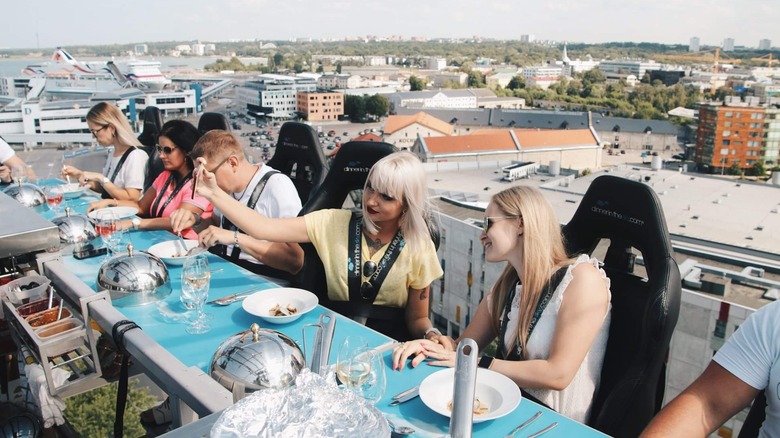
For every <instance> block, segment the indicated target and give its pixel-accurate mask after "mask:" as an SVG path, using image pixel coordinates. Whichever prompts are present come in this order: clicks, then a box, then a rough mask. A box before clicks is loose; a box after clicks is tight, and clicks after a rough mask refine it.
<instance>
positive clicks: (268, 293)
mask: <svg viewBox="0 0 780 438" xmlns="http://www.w3.org/2000/svg"><path fill="white" fill-rule="evenodd" d="M317 303H319V300H318V299H317V296H316V295H314V294H313V293H311V292H309V291H307V290H303V289H296V288H294V287H280V288H276V289H267V290H264V291H261V292H256V293H253V294H252V295H250V296H248V297H246V299H245V300H244V303H243V307H244V310H246V311H247V312H248V313H251V314H252V315H255V316H259V317H260V318H262V319H263V321H267V322H270V323H272V324H286V323H288V322H293V321H295V320H296V319H298V318H300V317H301V316H303V314H304V313H306V312H308V311H310V310H311V309H313V308H315V307H317ZM277 304H278V305H280V306H286V305H288V304H290V305H292V306H293V307H295V308H296V309H298V311H297V312H295V313H294V314H292V315H289V316H270V315H269V314H268V312H269V310H271V308H272V307H274V306H276V305H277Z"/></svg>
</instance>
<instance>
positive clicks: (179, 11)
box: [0, 0, 780, 49]
mask: <svg viewBox="0 0 780 438" xmlns="http://www.w3.org/2000/svg"><path fill="white" fill-rule="evenodd" d="M5 1H7V2H14V5H13V7H12V8H8V7H6V8H3V9H4V11H5V12H6V13H7V15H6V16H5V18H6V19H5V20H3V26H0V48H11V49H21V48H31V49H35V48H37V47H40V48H49V47H55V46H63V47H68V46H70V45H96V44H115V43H118V44H125V43H140V42H154V41H172V40H176V41H194V40H200V41H201V42H219V41H228V40H232V39H249V40H261V41H268V40H287V39H290V38H298V37H302V38H335V39H343V38H344V37H356V36H365V35H376V36H380V37H388V36H392V35H401V36H404V37H405V38H407V39H408V38H409V37H412V36H425V37H430V38H435V37H461V38H469V37H473V36H479V37H483V38H495V39H518V40H519V39H520V36H521V35H524V34H532V35H534V36H535V37H536V39H537V40H556V41H570V42H584V43H601V42H609V41H632V42H657V43H666V44H686V45H687V44H688V42H689V41H690V38H691V37H694V36H698V37H699V38H700V40H701V44H703V45H713V46H714V45H720V44H721V43H722V41H723V39H724V38H734V40H735V44H736V45H737V46H747V47H757V46H758V42H759V40H761V39H770V40H772V45H773V46H774V47H780V3H776V2H775V1H767V0H740V1H739V2H737V1H734V0H653V1H649V0H543V1H523V0H484V1H475V0H392V1H376V0H361V1H358V0H328V1H312V0H275V1H269V0H208V1H206V0H133V1H129V2H118V1H115V0H101V1H97V0H78V1H75V2H74V1H70V2H68V1H62V0H56V1H55V0H32V1H21V0H5Z"/></svg>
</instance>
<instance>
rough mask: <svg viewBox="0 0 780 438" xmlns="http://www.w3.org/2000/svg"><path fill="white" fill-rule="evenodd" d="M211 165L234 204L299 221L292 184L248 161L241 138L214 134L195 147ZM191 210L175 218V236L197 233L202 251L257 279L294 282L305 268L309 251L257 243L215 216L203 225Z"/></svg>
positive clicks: (219, 215) (194, 153)
mask: <svg viewBox="0 0 780 438" xmlns="http://www.w3.org/2000/svg"><path fill="white" fill-rule="evenodd" d="M199 157H203V158H205V159H206V162H207V163H210V164H209V168H208V169H207V170H208V171H209V172H211V173H214V174H215V175H216V180H217V184H218V185H219V187H220V188H221V189H222V190H224V191H225V192H226V193H229V194H230V195H231V196H232V197H233V199H235V200H237V201H238V202H240V203H241V204H243V205H246V206H247V207H250V208H251V209H253V210H255V211H257V212H259V213H261V214H263V215H266V216H269V217H275V218H285V217H295V216H297V215H298V212H300V210H301V200H300V198H299V197H298V192H297V191H296V190H295V186H294V185H293V183H292V181H291V180H290V178H288V177H287V175H284V174H282V173H280V172H278V171H276V170H274V169H272V168H271V167H269V166H267V165H265V164H263V163H259V164H252V163H250V162H249V161H247V159H246V156H245V154H244V150H243V148H242V147H241V144H240V143H239V141H238V139H237V138H236V136H235V135H233V134H231V133H229V132H227V131H221V130H213V131H209V132H207V133H206V134H204V135H203V137H202V138H201V139H200V140H199V141H198V143H197V144H196V145H195V148H194V149H193V151H192V158H193V160H197V159H198V158H199ZM198 219H199V218H198V217H196V215H193V214H192V213H191V212H189V211H187V210H183V209H181V210H178V211H176V212H174V213H173V214H172V215H171V225H172V227H173V230H174V232H175V231H176V230H180V229H186V228H188V227H190V226H192V227H194V228H195V229H196V230H197V231H198V232H199V233H198V235H199V237H198V240H199V241H200V243H201V245H203V246H205V247H208V248H212V249H211V251H212V252H214V253H216V254H218V255H220V256H221V257H223V258H225V259H227V260H230V261H232V262H233V263H235V264H237V265H239V266H242V267H244V268H246V269H248V270H250V271H252V272H254V273H256V274H261V275H267V276H270V277H275V278H282V279H290V277H291V274H295V273H297V272H298V271H299V270H300V269H301V267H302V266H303V250H302V249H301V247H300V246H299V245H298V244H296V243H273V242H268V241H265V240H259V239H255V238H253V237H251V236H249V235H247V234H246V233H244V232H243V231H242V230H241V229H239V228H238V227H236V226H235V225H233V223H232V222H231V221H230V220H229V219H228V218H227V217H224V216H223V215H222V213H221V212H220V211H219V210H216V209H215V210H214V215H213V216H212V217H211V219H210V220H204V221H200V220H198Z"/></svg>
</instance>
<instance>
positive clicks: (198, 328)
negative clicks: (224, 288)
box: [180, 253, 211, 335]
mask: <svg viewBox="0 0 780 438" xmlns="http://www.w3.org/2000/svg"><path fill="white" fill-rule="evenodd" d="M210 281H211V271H209V259H208V257H207V256H206V254H204V253H201V254H196V255H192V256H189V257H187V260H186V261H185V262H184V268H183V269H182V272H181V297H180V299H181V303H182V304H183V305H184V307H186V308H187V309H190V310H195V311H196V312H197V317H196V318H195V319H194V320H192V322H190V324H189V325H188V326H187V328H186V330H187V333H189V334H192V335H197V334H201V333H206V332H208V331H209V330H211V326H210V325H209V323H208V319H207V317H206V314H205V312H203V305H204V304H205V303H206V298H207V297H208V295H209V282H210Z"/></svg>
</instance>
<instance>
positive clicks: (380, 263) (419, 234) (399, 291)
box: [174, 152, 443, 339]
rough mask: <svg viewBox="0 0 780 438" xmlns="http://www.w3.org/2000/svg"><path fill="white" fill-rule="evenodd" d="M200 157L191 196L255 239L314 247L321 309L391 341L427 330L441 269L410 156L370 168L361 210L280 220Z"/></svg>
mask: <svg viewBox="0 0 780 438" xmlns="http://www.w3.org/2000/svg"><path fill="white" fill-rule="evenodd" d="M198 161H199V162H200V163H201V166H200V168H201V169H202V170H201V172H200V175H202V177H199V179H200V180H199V181H198V188H197V193H198V194H201V195H203V196H204V197H206V199H208V200H209V201H210V202H211V203H212V204H213V205H214V208H215V209H218V210H219V211H220V212H221V213H222V214H223V215H224V216H225V217H227V218H228V219H230V221H231V222H232V223H233V224H235V225H236V226H237V227H238V228H240V229H241V230H243V231H244V232H246V233H247V234H249V235H251V236H252V237H254V238H256V239H262V240H269V241H273V242H291V243H303V242H311V243H312V244H313V245H314V247H315V248H316V250H317V254H318V255H319V256H320V259H321V260H322V264H323V266H324V267H325V276H326V280H327V284H328V296H327V297H326V298H327V304H325V305H326V306H328V307H331V308H332V309H334V310H337V311H339V312H340V313H342V314H344V315H346V316H349V317H351V318H353V319H354V320H356V321H358V322H361V323H364V324H366V325H367V326H369V327H372V328H374V329H375V330H377V331H380V332H382V333H384V334H386V335H388V336H390V337H394V338H396V339H410V338H414V337H418V338H419V337H423V336H425V335H426V334H428V333H430V332H431V330H432V329H433V324H432V323H431V321H430V320H429V319H428V286H429V285H430V284H431V282H433V280H435V279H437V278H438V277H440V276H441V275H442V273H443V272H442V269H441V266H440V265H439V260H438V257H437V255H436V249H435V247H434V245H433V242H432V240H431V235H430V232H429V229H428V225H427V221H426V220H427V219H428V215H429V211H430V208H429V204H428V198H427V197H428V194H427V180H426V176H425V170H424V169H423V167H422V164H421V163H420V161H419V160H418V159H417V157H416V156H414V155H412V154H410V153H408V152H396V153H393V154H390V155H388V156H386V157H384V158H382V159H381V160H379V161H378V162H377V163H376V164H375V165H374V166H373V167H372V168H371V170H370V171H369V173H368V178H367V179H366V183H365V187H364V190H363V211H362V214H360V213H353V212H351V211H349V210H343V209H326V210H318V211H314V212H312V213H309V214H307V215H305V216H302V217H295V218H282V219H271V218H267V217H265V216H263V215H261V214H259V213H257V212H256V211H254V210H250V209H248V208H247V207H246V206H245V205H243V204H240V203H239V202H238V201H236V199H235V198H233V197H232V196H231V195H229V194H226V193H225V192H224V191H222V190H221V189H219V187H218V186H217V184H216V182H215V177H214V173H215V172H216V170H217V169H218V168H219V167H220V164H216V165H215V164H210V163H207V162H206V160H205V159H204V158H203V157H201V158H198ZM209 168H211V171H209V170H206V169H209ZM174 231H176V230H174ZM202 243H203V244H204V245H206V244H207V243H206V242H202ZM323 298H325V297H323Z"/></svg>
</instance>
